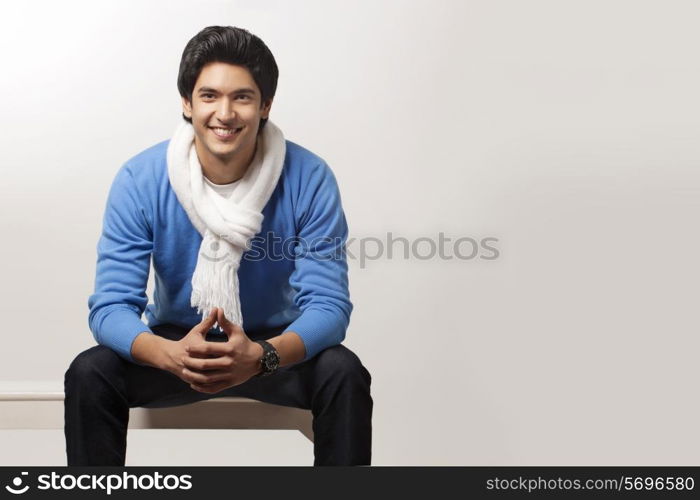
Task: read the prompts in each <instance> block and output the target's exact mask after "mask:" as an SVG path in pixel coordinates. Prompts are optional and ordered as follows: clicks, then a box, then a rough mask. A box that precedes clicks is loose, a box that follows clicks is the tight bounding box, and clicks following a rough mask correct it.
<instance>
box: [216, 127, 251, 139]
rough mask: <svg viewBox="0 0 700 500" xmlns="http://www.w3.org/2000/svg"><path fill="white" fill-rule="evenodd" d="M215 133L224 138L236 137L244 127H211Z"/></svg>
mask: <svg viewBox="0 0 700 500" xmlns="http://www.w3.org/2000/svg"><path fill="white" fill-rule="evenodd" d="M209 128H210V129H211V131H212V132H214V135H216V136H217V137H220V138H222V139H230V138H231V137H236V136H237V135H238V134H239V133H240V131H241V130H243V127H238V128H223V127H209Z"/></svg>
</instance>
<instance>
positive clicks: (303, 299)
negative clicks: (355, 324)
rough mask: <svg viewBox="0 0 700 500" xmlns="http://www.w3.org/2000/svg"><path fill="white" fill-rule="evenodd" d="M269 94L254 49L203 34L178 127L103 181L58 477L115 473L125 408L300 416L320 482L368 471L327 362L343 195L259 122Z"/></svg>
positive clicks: (340, 277) (345, 314)
mask: <svg viewBox="0 0 700 500" xmlns="http://www.w3.org/2000/svg"><path fill="white" fill-rule="evenodd" d="M277 77H278V70H277V64H276V63H275V59H274V57H273V56H272V53H271V52H270V50H269V49H268V48H267V46H266V45H265V44H264V43H263V42H262V40H260V39H259V38H258V37H256V36H254V35H252V34H250V33H248V32H247V31H245V30H243V29H239V28H232V27H219V26H212V27H208V28H205V29H204V30H202V31H201V32H200V33H198V34H197V35H196V36H195V37H194V38H192V40H190V42H189V43H188V44H187V46H186V47H185V50H184V52H183V55H182V60H181V62H180V71H179V76H178V89H179V91H180V95H181V96H182V107H183V118H184V120H183V121H182V123H181V124H180V126H179V127H178V128H177V130H176V131H175V134H174V135H173V137H172V138H171V139H170V141H165V142H162V143H160V144H156V145H155V146H153V147H151V148H149V149H147V150H146V151H144V152H142V153H140V154H139V155H137V156H135V157H134V158H132V159H131V160H129V161H128V162H127V163H126V164H125V165H124V166H123V167H122V168H121V169H120V170H119V172H118V173H117V175H116V178H115V180H114V182H113V184H112V188H111V190H110V193H109V198H108V200H107V206H106V210H105V215H104V221H103V231H102V235H101V238H100V240H99V243H98V247H97V251H98V259H97V274H96V280H95V293H94V294H93V295H92V296H90V299H89V307H90V315H89V324H90V329H91V331H92V333H93V335H94V336H95V339H96V340H97V342H98V344H100V345H97V346H95V347H92V348H91V349H88V350H86V351H84V352H82V353H80V354H79V355H78V356H77V357H76V358H75V360H74V361H73V362H72V363H71V365H70V367H69V369H68V371H67V372H66V375H65V393H66V399H65V435H66V451H67V456H68V465H123V464H124V462H125V455H126V430H127V423H128V416H129V408H130V407H136V406H148V407H163V406H176V405H181V404H186V403H192V402H195V401H200V400H204V399H209V398H212V397H219V396H243V397H249V398H254V399H257V400H260V401H265V402H269V403H274V404H280V405H286V406H294V407H299V408H307V409H311V410H312V413H313V416H314V422H313V430H314V453H315V462H314V463H315V464H316V465H353V464H354V465H366V464H369V463H370V455H371V451H370V450H371V414H372V398H371V396H370V381H371V378H370V375H369V373H368V372H367V370H366V369H365V368H364V367H363V366H362V364H361V363H360V360H359V359H358V358H357V356H355V355H354V354H353V353H352V352H351V351H350V350H348V349H347V348H345V347H344V346H342V345H340V343H341V342H342V340H343V338H344V337H345V331H346V328H347V326H348V322H349V318H350V312H351V310H352V304H351V303H350V300H349V297H348V282H347V263H346V260H345V252H344V245H345V242H346V239H347V225H346V222H345V216H344V214H343V210H342V207H341V202H340V195H339V192H338V187H337V185H336V181H335V178H334V176H333V174H332V173H331V170H330V169H329V167H328V166H327V165H326V164H325V162H324V161H323V160H322V159H320V158H319V157H318V156H316V155H314V154H313V153H311V152H310V151H308V150H306V149H304V148H302V147H300V146H298V145H296V144H294V143H292V142H289V141H285V139H284V137H283V135H282V133H281V131H280V130H279V129H278V128H277V127H276V126H275V125H274V124H273V123H272V122H270V121H268V118H269V115H270V109H271V106H272V100H273V97H274V95H275V90H276V87H277ZM280 242H283V243H284V244H283V245H281V247H282V248H281V249H280ZM290 243H291V245H290ZM151 258H152V260H153V268H154V271H155V293H154V303H153V304H148V305H147V302H148V298H147V297H146V284H147V279H148V274H149V268H150V260H151ZM144 309H145V314H146V318H147V323H148V324H145V323H143V322H142V321H141V315H142V313H143V312H144ZM244 320H245V323H243V321H244ZM215 325H216V328H214V327H215ZM270 453H274V450H270Z"/></svg>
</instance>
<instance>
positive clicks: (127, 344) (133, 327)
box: [95, 308, 153, 364]
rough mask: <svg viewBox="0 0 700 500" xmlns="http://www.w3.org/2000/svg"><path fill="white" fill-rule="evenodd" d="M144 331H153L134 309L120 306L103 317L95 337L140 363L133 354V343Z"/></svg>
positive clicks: (122, 354)
mask: <svg viewBox="0 0 700 500" xmlns="http://www.w3.org/2000/svg"><path fill="white" fill-rule="evenodd" d="M143 332H150V333H153V332H152V331H151V329H150V328H149V327H148V326H146V324H145V323H144V322H143V321H141V319H140V317H139V316H137V315H136V313H135V312H134V311H132V310H131V309H124V308H118V309H115V310H113V311H111V312H109V313H108V314H107V316H105V317H104V318H103V319H102V321H101V325H100V331H99V335H95V337H96V340H97V342H99V343H100V344H102V345H104V346H106V347H109V348H110V349H112V350H113V351H115V352H116V353H117V354H119V356H121V357H122V358H124V359H126V360H127V361H131V362H132V363H136V364H140V363H138V362H137V361H136V360H135V359H134V358H133V357H132V356H131V344H133V343H134V340H135V339H136V337H138V335H139V334H140V333H143Z"/></svg>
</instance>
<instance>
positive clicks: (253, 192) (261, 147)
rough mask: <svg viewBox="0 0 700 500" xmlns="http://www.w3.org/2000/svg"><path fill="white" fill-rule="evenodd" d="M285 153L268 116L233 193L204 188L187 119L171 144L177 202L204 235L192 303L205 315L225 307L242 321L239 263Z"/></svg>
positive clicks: (228, 314)
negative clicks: (227, 193) (229, 194)
mask: <svg viewBox="0 0 700 500" xmlns="http://www.w3.org/2000/svg"><path fill="white" fill-rule="evenodd" d="M285 152H286V147H285V141H284V136H283V135H282V131H281V130H280V129H279V128H277V127H276V126H275V125H274V124H273V123H272V122H270V121H269V120H268V121H267V123H266V124H265V127H264V128H263V131H262V132H261V134H260V135H259V136H258V144H257V151H256V153H255V157H254V158H253V161H252V162H251V164H250V165H249V166H248V169H247V170H246V173H245V175H244V176H243V177H242V178H241V179H240V181H239V182H238V183H237V185H236V189H235V190H234V192H233V194H232V195H231V197H230V198H228V199H225V198H223V197H222V196H220V195H218V194H217V193H214V192H213V191H212V190H211V189H205V186H204V182H205V181H204V175H203V174H202V166H201V164H200V163H199V158H198V157H197V151H196V150H195V145H194V128H193V127H192V125H191V124H190V123H188V122H186V121H185V120H183V121H182V123H181V124H180V125H179V126H178V128H177V130H175V134H174V135H173V137H172V139H171V140H170V144H169V145H168V154H167V161H168V176H169V179H170V185H171V186H172V188H173V190H174V191H175V195H176V196H177V199H178V201H179V202H180V204H181V205H182V207H183V208H184V209H185V212H186V213H187V215H188V217H189V218H190V221H191V222H192V225H194V227H195V228H196V229H197V231H199V233H200V234H201V235H202V244H201V246H200V247H199V254H198V257H197V267H196V268H195V270H194V274H193V275H192V296H191V298H190V302H191V305H192V307H196V308H197V314H201V315H202V316H203V317H207V316H208V315H209V313H210V312H211V310H212V309H214V308H215V307H219V308H221V309H223V312H224V315H225V316H226V318H227V319H228V320H229V321H231V322H232V323H234V324H237V325H239V326H241V327H242V326H243V317H242V315H241V302H240V297H239V292H238V290H239V287H238V267H239V265H240V262H241V257H242V255H243V252H245V251H246V250H247V249H248V248H249V245H250V240H251V239H252V238H253V237H254V236H255V235H256V234H257V233H258V232H259V231H260V228H261V225H262V220H263V215H262V213H261V212H262V209H263V208H264V207H265V204H266V203H267V202H268V200H269V199H270V196H271V195H272V191H273V190H274V189H275V186H276V185H277V181H278V180H279V177H280V173H281V172H282V165H283V163H284V156H285Z"/></svg>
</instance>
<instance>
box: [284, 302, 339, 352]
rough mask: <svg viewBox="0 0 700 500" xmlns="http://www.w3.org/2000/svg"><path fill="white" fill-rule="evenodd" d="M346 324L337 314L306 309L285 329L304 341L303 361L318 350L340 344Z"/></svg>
mask: <svg viewBox="0 0 700 500" xmlns="http://www.w3.org/2000/svg"><path fill="white" fill-rule="evenodd" d="M346 328H347V325H346V323H345V321H343V320H342V319H340V318H339V317H338V315H337V314H333V313H331V312H328V311H324V310H321V309H307V310H305V311H304V312H302V313H301V316H299V317H298V318H297V319H296V320H294V322H292V324H290V325H289V326H288V327H287V329H286V330H285V331H288V332H294V333H296V334H297V335H299V337H301V340H302V341H303V342H304V347H305V348H306V356H304V361H306V360H307V359H310V358H313V357H314V356H316V354H318V353H319V352H321V351H323V350H324V349H327V348H329V347H331V346H334V345H338V344H340V343H341V342H342V341H343V339H344V338H345V330H346Z"/></svg>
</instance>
